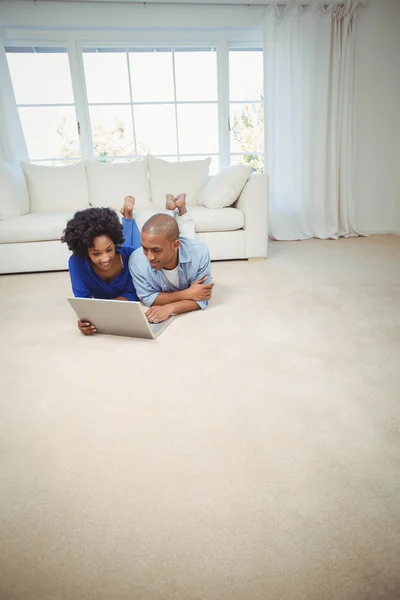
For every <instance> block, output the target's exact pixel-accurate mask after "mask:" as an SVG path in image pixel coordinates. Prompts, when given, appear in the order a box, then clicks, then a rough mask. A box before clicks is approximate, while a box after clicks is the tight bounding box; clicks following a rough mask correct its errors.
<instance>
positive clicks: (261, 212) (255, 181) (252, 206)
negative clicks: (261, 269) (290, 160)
mask: <svg viewBox="0 0 400 600" xmlns="http://www.w3.org/2000/svg"><path fill="white" fill-rule="evenodd" d="M268 199H269V194H268V177H267V176H266V175H263V174H261V173H252V174H251V175H250V178H249V180H248V182H247V183H246V185H245V186H244V188H243V190H242V193H241V194H240V196H239V198H238V199H237V200H236V202H235V204H234V205H233V207H234V208H238V209H239V210H241V211H243V212H244V230H245V232H246V254H247V258H256V257H266V256H267V247H268Z"/></svg>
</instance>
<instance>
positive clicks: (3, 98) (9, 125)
mask: <svg viewBox="0 0 400 600" xmlns="http://www.w3.org/2000/svg"><path fill="white" fill-rule="evenodd" d="M0 160H5V161H8V162H19V161H20V160H28V152H27V149H26V144H25V139H24V135H23V132H22V128H21V122H20V120H19V115H18V109H17V107H16V104H15V99H14V95H13V87H12V83H11V78H10V73H9V70H8V64H7V57H6V53H5V49H4V45H3V44H2V43H1V41H0Z"/></svg>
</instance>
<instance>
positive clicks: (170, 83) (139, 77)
mask: <svg viewBox="0 0 400 600" xmlns="http://www.w3.org/2000/svg"><path fill="white" fill-rule="evenodd" d="M129 63H130V69H131V84H132V99H133V101H134V102H173V101H174V78H173V71H172V52H130V53H129Z"/></svg>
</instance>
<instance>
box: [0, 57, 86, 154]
mask: <svg viewBox="0 0 400 600" xmlns="http://www.w3.org/2000/svg"><path fill="white" fill-rule="evenodd" d="M6 53H7V61H8V65H9V69H10V74H11V79H12V84H13V89H14V95H15V99H16V102H17V106H18V112H19V116H20V120H21V125H22V129H23V132H24V136H25V142H26V145H27V149H28V155H29V159H30V160H31V162H39V163H43V164H63V163H65V162H71V161H73V160H79V158H80V155H81V152H80V145H79V133H78V127H77V119H76V114H75V104H74V95H73V91H72V83H71V74H70V70H69V61H68V54H67V49H66V48H55V47H6Z"/></svg>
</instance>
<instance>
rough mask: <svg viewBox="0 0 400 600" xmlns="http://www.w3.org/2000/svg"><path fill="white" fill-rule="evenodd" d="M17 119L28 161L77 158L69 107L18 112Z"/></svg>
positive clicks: (22, 109)
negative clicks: (18, 119) (18, 117)
mask: <svg viewBox="0 0 400 600" xmlns="http://www.w3.org/2000/svg"><path fill="white" fill-rule="evenodd" d="M19 115H20V119H21V124H22V129H23V131H24V135H25V141H26V145H27V148H28V154H29V158H30V159H35V158H36V159H40V158H63V157H65V158H68V157H69V156H80V147H79V136H78V130H77V123H76V115H75V109H74V108H73V107H72V106H51V107H33V108H20V109H19Z"/></svg>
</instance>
